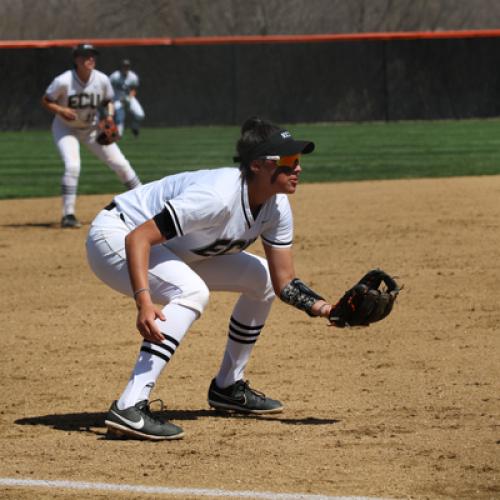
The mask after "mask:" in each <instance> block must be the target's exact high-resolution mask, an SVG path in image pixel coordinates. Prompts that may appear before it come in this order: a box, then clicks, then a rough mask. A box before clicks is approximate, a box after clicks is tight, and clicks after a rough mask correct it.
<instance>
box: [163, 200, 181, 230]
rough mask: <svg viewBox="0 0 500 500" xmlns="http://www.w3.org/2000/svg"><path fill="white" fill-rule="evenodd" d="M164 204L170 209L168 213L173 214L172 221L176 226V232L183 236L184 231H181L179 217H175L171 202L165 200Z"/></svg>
mask: <svg viewBox="0 0 500 500" xmlns="http://www.w3.org/2000/svg"><path fill="white" fill-rule="evenodd" d="M165 205H166V206H167V207H168V208H169V209H170V213H171V214H172V215H173V216H174V222H175V227H176V228H177V234H180V235H181V236H184V233H183V232H182V228H181V225H180V223H179V218H178V217H177V214H176V213H175V209H174V207H173V206H172V203H170V202H169V201H167V202H166V203H165Z"/></svg>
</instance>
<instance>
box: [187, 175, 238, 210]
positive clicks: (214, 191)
mask: <svg viewBox="0 0 500 500" xmlns="http://www.w3.org/2000/svg"><path fill="white" fill-rule="evenodd" d="M188 184H189V185H190V186H189V190H190V191H193V192H196V193H198V195H199V196H200V200H201V199H202V198H203V199H207V200H208V199H212V200H213V202H214V203H217V204H219V206H220V207H221V208H222V207H226V208H227V207H230V206H231V205H232V204H233V200H234V198H235V197H237V198H238V199H239V197H240V192H241V175H240V172H239V170H238V169H236V168H231V167H222V168H214V169H206V170H197V171H195V172H192V173H191V174H190V175H189V182H188Z"/></svg>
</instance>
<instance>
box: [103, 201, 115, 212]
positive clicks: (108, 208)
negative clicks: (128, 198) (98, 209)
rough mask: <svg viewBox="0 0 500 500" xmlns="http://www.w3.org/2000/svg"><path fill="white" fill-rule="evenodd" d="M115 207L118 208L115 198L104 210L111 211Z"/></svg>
mask: <svg viewBox="0 0 500 500" xmlns="http://www.w3.org/2000/svg"><path fill="white" fill-rule="evenodd" d="M113 208H116V203H115V200H113V201H112V202H111V203H109V204H108V205H106V206H105V207H104V210H108V211H109V212H110V211H111V210H113Z"/></svg>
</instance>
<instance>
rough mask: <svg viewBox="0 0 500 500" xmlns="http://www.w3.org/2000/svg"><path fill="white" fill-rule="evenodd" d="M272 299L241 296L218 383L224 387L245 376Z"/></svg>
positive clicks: (232, 321)
mask: <svg viewBox="0 0 500 500" xmlns="http://www.w3.org/2000/svg"><path fill="white" fill-rule="evenodd" d="M271 304H272V301H254V300H250V299H248V298H247V297H244V296H242V297H240V299H239V300H238V303H237V304H236V307H235V308H234V311H233V314H232V316H231V319H230V321H229V334H228V339H227V343H226V350H225V352H224V357H223V359H222V364H221V366H220V369H219V373H218V374H217V376H216V378H215V383H216V384H217V386H218V387H220V388H221V389H223V388H225V387H229V386H230V385H232V384H234V383H235V382H237V381H238V380H242V379H243V378H244V376H245V368H246V366H247V364H248V362H249V360H250V356H251V354H252V350H253V347H254V345H255V342H257V339H258V338H259V335H260V332H261V330H262V328H264V323H265V320H266V318H267V316H268V314H269V311H270V309H271Z"/></svg>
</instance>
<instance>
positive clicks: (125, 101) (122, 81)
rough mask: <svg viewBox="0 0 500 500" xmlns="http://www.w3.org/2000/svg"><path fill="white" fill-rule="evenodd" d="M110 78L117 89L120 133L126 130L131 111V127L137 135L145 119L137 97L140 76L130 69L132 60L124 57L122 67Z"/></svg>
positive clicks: (115, 103)
mask: <svg viewBox="0 0 500 500" xmlns="http://www.w3.org/2000/svg"><path fill="white" fill-rule="evenodd" d="M109 79H110V80H111V85H113V89H114V91H115V98H114V105H115V111H116V112H115V121H116V125H117V126H118V131H119V132H120V135H123V131H124V130H125V119H126V115H127V113H130V115H131V118H132V121H131V124H130V128H131V130H132V133H133V134H134V135H135V136H136V137H137V136H138V135H139V125H140V123H141V122H142V120H144V116H145V115H144V110H143V109H142V106H141V104H140V103H139V101H138V99H137V87H139V77H138V76H137V73H135V72H134V71H132V70H131V69H130V61H129V60H128V59H123V61H122V62H121V65H120V69H119V70H116V71H114V72H113V73H111V75H110V77H109Z"/></svg>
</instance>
